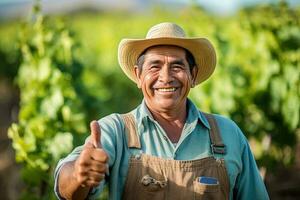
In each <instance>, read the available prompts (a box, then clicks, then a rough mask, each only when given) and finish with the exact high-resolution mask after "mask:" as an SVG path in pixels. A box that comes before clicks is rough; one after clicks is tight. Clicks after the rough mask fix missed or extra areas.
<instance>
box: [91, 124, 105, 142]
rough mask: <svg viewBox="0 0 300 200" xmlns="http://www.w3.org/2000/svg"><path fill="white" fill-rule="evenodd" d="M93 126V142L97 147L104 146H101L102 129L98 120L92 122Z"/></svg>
mask: <svg viewBox="0 0 300 200" xmlns="http://www.w3.org/2000/svg"><path fill="white" fill-rule="evenodd" d="M90 128H91V143H92V144H93V145H94V147H95V148H102V146H101V130H100V126H99V124H98V122H97V121H95V120H94V121H92V122H91V124H90Z"/></svg>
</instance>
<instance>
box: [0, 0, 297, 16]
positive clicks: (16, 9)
mask: <svg viewBox="0 0 300 200" xmlns="http://www.w3.org/2000/svg"><path fill="white" fill-rule="evenodd" d="M34 1H35V0H0V18H1V17H7V16H10V17H14V16H19V17H20V16H26V15H27V13H28V12H29V11H30V10H31V5H32V2H34ZM280 1H282V0H42V2H43V8H44V9H45V10H46V12H47V13H48V12H50V13H51V12H55V11H58V12H65V11H68V10H72V9H78V8H80V7H81V6H86V5H90V6H91V7H93V8H100V9H103V8H104V9H112V8H115V9H116V8H117V9H118V8H121V9H122V8H125V9H130V8H131V9H132V10H136V8H137V9H143V8H147V5H149V4H150V3H153V2H155V3H158V4H160V3H162V2H163V3H164V4H163V5H168V4H169V3H177V4H188V3H191V2H193V3H195V2H196V3H198V4H199V5H201V6H202V7H203V8H205V9H206V10H208V11H210V12H212V13H214V14H217V15H231V14H234V13H235V12H236V11H237V10H239V9H240V8H242V7H244V6H251V5H255V4H270V3H278V2H280ZM285 1H286V2H288V4H289V5H291V6H294V5H298V6H300V0H285ZM44 9H43V10H44Z"/></svg>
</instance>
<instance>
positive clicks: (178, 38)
mask: <svg viewBox="0 0 300 200" xmlns="http://www.w3.org/2000/svg"><path fill="white" fill-rule="evenodd" d="M156 45H175V46H179V47H182V48H185V49H187V50H188V51H190V52H191V53H192V55H193V56H194V58H195V62H196V65H197V67H198V74H197V77H196V80H195V84H196V85H197V84H199V83H201V82H203V81H205V80H206V79H208V78H209V77H210V76H211V74H212V73H213V71H214V70H215V66H216V53H215V50H214V47H213V46H212V44H211V43H210V42H209V41H208V40H207V39H205V38H186V37H185V33H184V30H183V29H182V28H181V27H180V26H178V25H176V24H174V23H169V22H164V23H160V24H157V25H155V26H153V27H152V28H150V29H149V31H148V33H147V36H146V39H122V40H121V42H120V44H119V49H118V60H119V64H120V66H121V68H122V70H123V71H124V72H125V74H126V75H127V76H128V77H129V78H130V79H131V80H132V81H134V82H136V81H137V80H136V76H135V73H134V66H135V65H136V63H137V59H138V58H139V56H140V54H141V53H142V52H143V51H144V50H145V49H147V48H149V47H151V46H156Z"/></svg>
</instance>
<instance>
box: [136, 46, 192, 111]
mask: <svg viewBox="0 0 300 200" xmlns="http://www.w3.org/2000/svg"><path fill="white" fill-rule="evenodd" d="M135 72H136V76H137V80H138V81H137V85H138V87H139V88H141V89H142V92H143V95H144V98H145V101H146V103H147V106H148V107H149V108H150V110H152V111H156V112H161V111H165V112H166V111H171V110H178V109H179V108H182V107H181V106H186V98H187V95H188V93H189V90H190V88H191V87H192V86H193V81H194V77H195V75H196V74H197V67H194V68H193V71H192V72H191V71H190V68H189V64H188V62H187V60H186V52H185V50H184V49H182V48H180V47H175V46H156V47H151V48H149V49H148V50H147V51H146V53H145V60H144V64H143V67H142V70H140V69H139V68H138V67H137V66H136V67H135Z"/></svg>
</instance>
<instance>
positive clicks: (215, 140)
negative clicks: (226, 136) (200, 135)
mask: <svg viewBox="0 0 300 200" xmlns="http://www.w3.org/2000/svg"><path fill="white" fill-rule="evenodd" d="M202 113H203V114H204V116H205V117H206V119H207V121H208V123H209V126H210V131H209V137H210V140H211V150H212V152H213V153H216V154H226V146H225V145H224V143H223V141H222V138H221V134H220V130H219V127H218V124H217V121H216V119H215V118H214V116H213V115H212V114H208V113H204V112H202Z"/></svg>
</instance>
